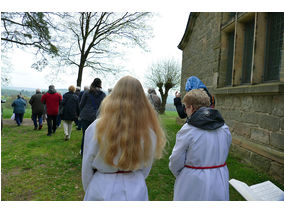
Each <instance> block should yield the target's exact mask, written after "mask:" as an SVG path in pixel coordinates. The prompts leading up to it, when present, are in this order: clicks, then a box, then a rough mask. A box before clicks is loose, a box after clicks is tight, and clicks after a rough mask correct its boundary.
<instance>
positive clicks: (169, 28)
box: [9, 11, 189, 90]
mask: <svg viewBox="0 0 284 213" xmlns="http://www.w3.org/2000/svg"><path fill="white" fill-rule="evenodd" d="M188 16H189V12H176V11H172V12H165V11H164V12H163V11H161V12H159V14H158V15H156V16H154V17H153V19H152V23H151V25H152V27H153V34H154V37H153V38H152V39H150V40H148V42H147V43H148V46H149V48H150V52H144V51H143V50H141V49H140V48H138V47H137V48H134V49H129V50H128V51H127V52H126V53H125V55H124V60H121V63H122V64H123V65H124V66H125V69H126V70H127V71H128V73H123V74H121V75H120V76H122V75H126V74H129V75H132V76H134V77H137V78H138V79H139V80H140V81H141V83H142V84H143V86H146V85H145V80H144V77H145V73H146V72H147V70H148V66H149V65H150V64H151V63H152V62H154V61H156V60H159V59H165V58H175V59H176V60H177V61H179V62H180V63H181V57H182V51H181V50H179V49H178V48H177V45H178V44H179V42H180V41H181V38H182V36H183V34H184V31H185V28H186V24H187V20H188ZM11 57H12V58H11V63H12V65H13V67H12V68H13V69H12V72H11V74H10V81H11V82H10V85H9V86H13V87H27V88H41V89H46V88H47V87H48V85H50V84H54V85H55V87H56V88H60V89H61V88H68V86H70V85H75V86H76V80H77V72H75V74H74V75H70V74H61V75H60V76H59V77H60V78H59V79H60V80H59V81H57V82H50V81H49V79H48V78H46V76H47V75H48V73H49V70H50V68H46V69H44V70H43V71H42V72H38V71H36V70H34V69H32V68H31V65H32V63H33V56H32V55H29V54H27V53H25V52H24V51H23V50H20V49H16V50H15V51H14V53H13V54H12V56H11ZM76 71H77V70H76ZM86 71H87V70H86ZM120 76H119V77H120ZM94 77H100V78H101V79H102V82H103V89H104V90H107V89H108V88H112V87H113V86H114V82H116V81H117V80H118V78H119V77H113V76H107V77H106V78H105V77H104V76H102V75H95V76H93V77H92V76H90V75H89V73H88V72H85V73H83V81H82V87H83V86H85V85H90V84H91V83H92V81H93V79H94Z"/></svg>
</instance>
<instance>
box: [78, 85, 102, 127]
mask: <svg viewBox="0 0 284 213" xmlns="http://www.w3.org/2000/svg"><path fill="white" fill-rule="evenodd" d="M105 96H106V94H105V93H104V92H103V91H101V90H100V88H97V87H96V88H91V89H90V90H89V91H86V92H84V94H83V96H82V99H81V102H80V118H81V119H82V120H87V121H90V122H93V121H94V120H95V119H96V118H97V112H98V110H99V108H100V105H101V102H102V101H103V99H104V98H105Z"/></svg>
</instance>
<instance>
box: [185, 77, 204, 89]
mask: <svg viewBox="0 0 284 213" xmlns="http://www.w3.org/2000/svg"><path fill="white" fill-rule="evenodd" d="M201 88H204V89H206V90H207V88H206V86H205V85H204V84H203V82H202V81H201V80H200V79H199V78H197V77H195V76H191V77H189V78H188V79H187V81H186V84H185V91H186V92H189V91H190V90H192V89H201Z"/></svg>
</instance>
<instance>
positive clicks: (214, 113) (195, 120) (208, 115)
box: [187, 107, 225, 130]
mask: <svg viewBox="0 0 284 213" xmlns="http://www.w3.org/2000/svg"><path fill="white" fill-rule="evenodd" d="M187 123H188V124H190V125H192V126H195V127H197V128H200V129H205V130H214V129H218V128H220V127H221V126H223V125H224V123H225V121H224V119H223V118H222V115H221V114H220V112H219V111H218V110H217V109H212V108H209V107H201V108H200V109H198V110H197V111H196V112H194V113H193V114H192V115H191V116H190V118H188V119H187Z"/></svg>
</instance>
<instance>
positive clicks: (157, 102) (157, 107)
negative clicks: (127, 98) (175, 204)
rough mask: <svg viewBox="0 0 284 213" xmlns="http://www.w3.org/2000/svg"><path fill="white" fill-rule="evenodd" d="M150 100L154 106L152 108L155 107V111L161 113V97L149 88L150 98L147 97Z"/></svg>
mask: <svg viewBox="0 0 284 213" xmlns="http://www.w3.org/2000/svg"><path fill="white" fill-rule="evenodd" d="M147 98H148V100H149V101H150V103H151V104H152V106H153V107H154V109H155V110H156V112H158V113H159V112H160V110H161V104H162V103H161V99H160V98H159V96H158V95H157V93H156V91H155V89H154V88H149V89H148V96H147Z"/></svg>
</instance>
